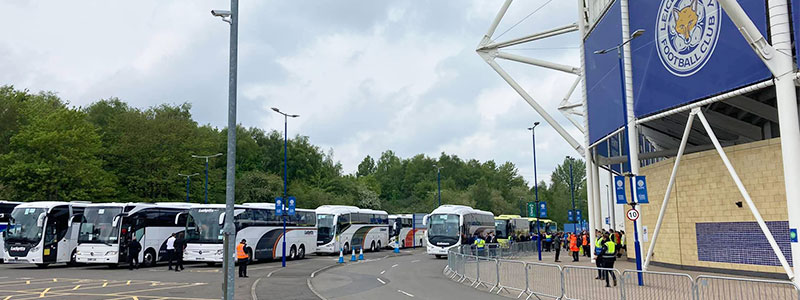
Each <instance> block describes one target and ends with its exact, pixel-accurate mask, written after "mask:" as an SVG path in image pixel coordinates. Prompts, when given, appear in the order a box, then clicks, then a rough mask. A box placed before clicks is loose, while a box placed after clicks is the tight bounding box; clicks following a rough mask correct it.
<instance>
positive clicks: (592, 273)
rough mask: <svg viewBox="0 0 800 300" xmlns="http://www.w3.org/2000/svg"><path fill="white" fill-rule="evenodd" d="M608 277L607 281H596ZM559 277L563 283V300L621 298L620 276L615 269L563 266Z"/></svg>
mask: <svg viewBox="0 0 800 300" xmlns="http://www.w3.org/2000/svg"><path fill="white" fill-rule="evenodd" d="M601 276H602V277H603V278H604V277H606V276H609V278H608V281H606V280H603V279H597V278H600V277H601ZM561 277H562V278H563V279H562V281H563V282H564V288H563V290H564V299H573V300H582V299H587V300H588V299H592V300H605V299H624V298H622V286H621V285H619V282H618V281H619V280H620V279H621V277H622V276H621V275H620V273H619V271H617V270H616V269H607V268H595V267H583V266H563V267H562V268H561Z"/></svg>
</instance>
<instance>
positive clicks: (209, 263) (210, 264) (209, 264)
mask: <svg viewBox="0 0 800 300" xmlns="http://www.w3.org/2000/svg"><path fill="white" fill-rule="evenodd" d="M206 265H207V266H209V267H215V266H217V263H215V262H207V263H206Z"/></svg>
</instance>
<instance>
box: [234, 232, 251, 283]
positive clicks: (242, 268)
mask: <svg viewBox="0 0 800 300" xmlns="http://www.w3.org/2000/svg"><path fill="white" fill-rule="evenodd" d="M245 247H247V240H245V239H242V242H241V243H239V245H236V260H238V263H239V277H242V278H247V263H248V262H249V260H250V255H248V254H247V252H245V251H244V249H245Z"/></svg>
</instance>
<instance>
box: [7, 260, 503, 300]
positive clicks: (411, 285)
mask: <svg viewBox="0 0 800 300" xmlns="http://www.w3.org/2000/svg"><path fill="white" fill-rule="evenodd" d="M364 257H365V258H366V259H365V260H364V261H360V262H350V261H349V259H350V257H346V258H345V259H346V260H347V263H345V264H337V259H338V257H337V256H315V255H312V256H308V257H307V258H306V259H302V260H297V261H288V262H287V267H286V268H281V263H280V261H273V262H266V263H256V264H253V265H250V267H249V271H248V273H249V274H248V275H249V276H250V277H249V278H236V295H235V296H236V297H235V298H236V299H237V300H251V299H252V300H265V299H287V300H289V299H303V300H305V299H310V300H317V299H320V297H322V298H324V299H408V298H412V297H413V298H417V299H508V298H504V297H499V296H494V295H490V294H488V293H486V292H483V291H477V290H475V289H472V288H469V287H468V286H466V285H462V284H459V283H456V282H454V281H451V280H449V279H447V278H446V277H445V276H444V275H443V274H442V269H443V268H444V266H445V264H447V260H446V259H435V258H433V257H432V256H429V255H427V254H425V251H424V250H423V249H416V250H404V251H403V252H402V253H400V254H394V253H392V251H391V250H384V251H381V252H376V253H364ZM312 276H313V277H312ZM221 286H222V270H221V267H219V266H216V267H209V266H206V265H205V264H187V265H186V269H185V270H184V271H183V272H180V273H176V272H174V271H168V270H167V267H166V265H164V264H162V265H159V266H156V267H151V268H141V269H138V270H133V271H129V270H128V269H127V268H125V267H121V268H118V269H109V268H108V267H106V266H105V265H99V266H98V265H83V266H76V267H67V266H64V265H63V264H59V265H54V266H51V267H49V268H47V269H39V268H37V267H35V266H32V265H18V264H0V300H23V299H47V298H49V299H65V300H99V299H117V300H122V299H131V300H146V299H164V300H211V299H220V298H221V297H222V291H221Z"/></svg>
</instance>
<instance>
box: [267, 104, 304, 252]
mask: <svg viewBox="0 0 800 300" xmlns="http://www.w3.org/2000/svg"><path fill="white" fill-rule="evenodd" d="M272 110H274V111H275V112H276V113H279V114H281V115H283V201H284V203H286V201H288V200H286V173H287V172H288V171H287V170H288V168H287V165H288V163H287V158H288V156H287V148H286V143H287V141H288V135H287V131H288V130H289V118H290V117H291V118H297V117H299V116H300V115H290V114H287V113H284V112H282V111H281V110H280V109H278V108H276V107H273V108H272ZM284 206H285V205H284ZM275 209H280V210H281V212H283V213H282V214H281V217H282V218H283V236H286V211H285V210H284V209H283V207H276V208H275ZM285 267H286V239H283V255H282V256H281V268H285Z"/></svg>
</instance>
